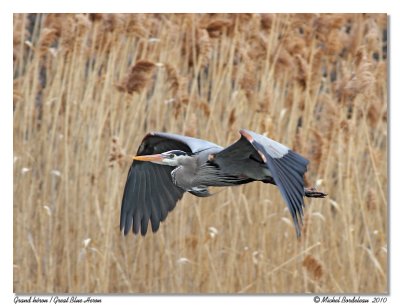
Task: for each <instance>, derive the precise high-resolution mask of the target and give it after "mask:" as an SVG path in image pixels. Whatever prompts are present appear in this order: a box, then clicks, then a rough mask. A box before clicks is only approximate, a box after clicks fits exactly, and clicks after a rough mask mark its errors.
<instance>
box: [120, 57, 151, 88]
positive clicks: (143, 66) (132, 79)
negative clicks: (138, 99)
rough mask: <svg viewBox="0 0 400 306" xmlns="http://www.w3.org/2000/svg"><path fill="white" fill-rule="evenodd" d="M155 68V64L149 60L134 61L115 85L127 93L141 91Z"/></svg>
mask: <svg viewBox="0 0 400 306" xmlns="http://www.w3.org/2000/svg"><path fill="white" fill-rule="evenodd" d="M155 68H156V64H155V63H153V62H151V61H147V60H140V61H138V62H136V64H135V65H133V66H131V68H130V69H129V72H128V73H127V75H126V76H125V77H124V79H123V80H122V81H121V82H120V83H118V84H117V85H116V87H117V89H118V90H119V91H122V92H127V93H129V94H133V93H134V92H136V93H141V92H142V91H143V90H144V89H145V88H146V86H147V85H148V83H149V81H150V79H151V76H152V73H153V71H154V69H155Z"/></svg>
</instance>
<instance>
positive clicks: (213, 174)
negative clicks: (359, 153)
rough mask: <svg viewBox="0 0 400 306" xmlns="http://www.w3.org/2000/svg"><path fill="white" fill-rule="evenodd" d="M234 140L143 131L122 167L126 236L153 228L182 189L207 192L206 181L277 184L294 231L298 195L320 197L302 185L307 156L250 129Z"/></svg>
mask: <svg viewBox="0 0 400 306" xmlns="http://www.w3.org/2000/svg"><path fill="white" fill-rule="evenodd" d="M240 134H241V137H240V139H239V140H238V141H236V142H235V143H233V144H232V145H230V146H228V147H227V148H225V149H224V148H222V147H221V146H219V145H216V144H215V143H212V142H209V141H205V140H201V139H196V138H192V137H187V136H181V135H176V134H170V133H157V132H154V133H149V134H147V135H146V136H145V137H144V139H143V141H142V143H141V145H140V147H139V149H138V152H137V156H135V157H134V161H133V163H132V166H131V168H130V169H129V172H128V177H127V182H126V185H125V190H124V195H123V199H122V206H121V218H120V229H121V231H123V232H124V234H125V235H126V234H127V233H128V232H129V231H130V229H131V228H132V229H133V232H134V233H135V234H138V233H139V232H140V233H141V234H142V235H145V234H146V233H147V227H148V223H149V221H150V222H151V227H152V231H153V232H156V231H157V230H158V228H159V225H160V222H162V221H164V220H165V218H166V217H167V215H168V212H170V211H171V210H173V209H174V208H175V206H176V203H177V201H179V200H180V199H181V198H182V196H183V194H184V192H186V191H187V192H190V193H192V194H193V195H195V196H199V197H205V196H210V193H209V192H208V187H210V186H219V187H222V186H234V185H241V184H246V183H250V182H252V181H262V182H264V183H269V184H275V185H277V186H278V188H279V190H280V192H281V194H282V196H283V199H284V200H285V202H286V204H287V206H288V208H289V211H290V213H291V215H292V218H293V221H294V224H295V228H296V233H297V235H298V236H299V235H300V226H301V220H302V217H303V207H304V200H303V197H304V196H309V197H324V196H326V194H324V193H323V192H318V191H316V190H315V189H306V188H304V178H303V176H304V173H305V172H306V171H307V164H308V160H306V159H305V158H303V157H302V156H301V155H299V154H298V153H296V152H293V151H292V150H290V149H289V148H287V147H286V146H284V145H282V144H280V143H278V142H276V141H274V140H272V139H269V138H267V137H265V136H262V135H259V134H257V133H254V132H252V131H248V130H240Z"/></svg>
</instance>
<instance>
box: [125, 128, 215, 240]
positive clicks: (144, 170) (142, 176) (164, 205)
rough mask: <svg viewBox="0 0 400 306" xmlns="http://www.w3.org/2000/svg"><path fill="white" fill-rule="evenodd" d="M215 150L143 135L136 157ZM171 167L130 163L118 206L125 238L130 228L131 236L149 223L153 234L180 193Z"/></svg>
mask: <svg viewBox="0 0 400 306" xmlns="http://www.w3.org/2000/svg"><path fill="white" fill-rule="evenodd" d="M208 146H216V145H215V144H213V143H210V142H207V141H202V140H200V139H195V138H191V137H186V136H180V135H175V134H167V133H150V134H147V135H146V136H145V137H144V139H143V141H142V143H141V145H140V147H139V149H138V151H137V155H151V154H158V153H163V152H166V151H169V150H182V151H185V152H187V153H189V154H192V153H195V152H196V151H201V150H203V149H206V148H207V147H208ZM173 169H174V167H170V166H164V165H159V164H154V163H150V162H142V161H137V160H134V161H133V163H132V165H131V167H130V169H129V172H128V177H127V181H126V184H125V189H124V195H123V198H122V205H121V216H120V230H121V231H124V234H125V235H127V234H128V232H129V231H130V229H131V227H132V226H133V232H134V233H135V234H137V233H139V232H140V233H141V234H142V235H143V236H144V235H145V234H146V232H147V227H148V223H149V220H151V227H152V231H153V232H156V231H157V230H158V228H159V226H160V222H161V221H164V220H165V218H166V217H167V215H168V212H170V211H171V210H172V209H174V207H175V206H176V203H177V201H178V200H180V199H181V198H182V196H183V193H184V190H182V189H181V188H179V187H177V186H176V185H175V184H174V183H173V182H172V178H171V171H172V170H173Z"/></svg>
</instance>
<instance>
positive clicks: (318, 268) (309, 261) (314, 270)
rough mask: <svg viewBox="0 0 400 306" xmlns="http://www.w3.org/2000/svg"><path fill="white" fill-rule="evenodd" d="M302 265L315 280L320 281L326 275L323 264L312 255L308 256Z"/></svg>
mask: <svg viewBox="0 0 400 306" xmlns="http://www.w3.org/2000/svg"><path fill="white" fill-rule="evenodd" d="M302 265H303V267H304V268H305V269H306V271H307V272H308V273H309V275H310V276H311V277H312V278H313V279H314V280H320V279H321V277H322V276H323V274H324V271H323V269H322V265H321V263H320V262H319V261H318V260H317V259H316V258H314V257H313V256H312V255H307V256H306V258H304V260H303V264H302Z"/></svg>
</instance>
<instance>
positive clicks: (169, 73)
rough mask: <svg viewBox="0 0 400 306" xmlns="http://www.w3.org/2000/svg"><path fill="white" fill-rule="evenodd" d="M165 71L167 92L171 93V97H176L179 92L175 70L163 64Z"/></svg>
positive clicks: (169, 65)
mask: <svg viewBox="0 0 400 306" xmlns="http://www.w3.org/2000/svg"><path fill="white" fill-rule="evenodd" d="M164 66H165V71H166V78H167V79H166V83H167V84H168V90H169V91H170V92H171V96H172V97H176V96H177V94H178V92H179V90H180V82H179V75H178V72H177V71H176V68H175V67H174V66H172V65H171V64H168V63H167V64H165V65H164Z"/></svg>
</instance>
